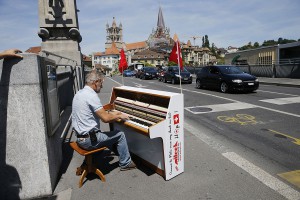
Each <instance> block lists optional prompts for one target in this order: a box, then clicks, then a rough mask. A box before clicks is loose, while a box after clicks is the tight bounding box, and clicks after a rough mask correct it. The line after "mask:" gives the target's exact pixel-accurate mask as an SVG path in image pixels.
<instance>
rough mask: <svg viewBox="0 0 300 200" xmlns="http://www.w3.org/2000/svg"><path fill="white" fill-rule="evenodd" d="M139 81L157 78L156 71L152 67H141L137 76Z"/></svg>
mask: <svg viewBox="0 0 300 200" xmlns="http://www.w3.org/2000/svg"><path fill="white" fill-rule="evenodd" d="M139 77H140V79H153V78H157V70H156V69H155V68H154V67H143V68H142V69H141V70H140V74H139Z"/></svg>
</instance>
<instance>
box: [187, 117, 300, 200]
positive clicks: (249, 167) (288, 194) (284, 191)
mask: <svg viewBox="0 0 300 200" xmlns="http://www.w3.org/2000/svg"><path fill="white" fill-rule="evenodd" d="M184 128H185V129H186V130H188V131H189V132H190V133H191V134H193V135H195V136H196V137H198V138H199V139H200V140H202V141H203V142H205V143H206V144H207V145H209V146H210V147H212V148H213V149H215V150H217V151H218V152H220V153H221V154H222V155H223V156H224V157H225V158H227V159H228V160H229V161H231V162H232V163H234V164H235V165H237V166H238V167H240V168H241V169H243V170H244V171H246V172H248V173H249V174H250V175H251V176H253V177H255V178H256V179H258V180H259V181H260V182H262V183H263V184H264V185H266V186H268V187H269V188H271V189H273V190H274V191H276V192H278V193H279V194H281V195H282V196H284V197H285V198H287V199H289V200H296V199H300V193H299V192H298V191H296V190H294V189H293V188H291V187H290V186H288V185H287V184H285V183H284V182H282V181H280V180H279V179H277V178H275V177H274V176H272V175H270V174H269V173H267V172H266V171H264V170H263V169H261V168H259V167H257V166H256V165H254V164H253V163H251V162H249V161H248V160H246V159H244V158H243V157H242V156H240V155H238V154H236V153H235V152H232V151H231V150H230V149H229V148H228V147H226V146H224V145H222V144H219V143H218V142H216V141H215V140H213V138H211V137H209V136H208V135H206V134H204V133H203V132H211V131H210V130H202V129H201V130H202V132H200V131H199V129H196V128H194V127H193V126H192V125H190V124H188V123H187V122H185V123H184Z"/></svg>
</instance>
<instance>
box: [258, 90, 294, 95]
mask: <svg viewBox="0 0 300 200" xmlns="http://www.w3.org/2000/svg"><path fill="white" fill-rule="evenodd" d="M256 91H257V92H266V93H272V94H280V95H286V96H293V97H298V96H299V95H294V94H286V93H281V92H272V91H266V90H256Z"/></svg>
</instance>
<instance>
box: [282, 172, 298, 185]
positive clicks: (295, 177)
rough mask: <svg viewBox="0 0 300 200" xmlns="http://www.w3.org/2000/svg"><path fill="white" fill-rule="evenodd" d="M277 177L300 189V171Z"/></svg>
mask: <svg viewBox="0 0 300 200" xmlns="http://www.w3.org/2000/svg"><path fill="white" fill-rule="evenodd" d="M277 175H278V176H280V177H281V178H283V179H284V180H286V181H288V182H290V183H292V184H293V185H295V186H297V187H298V188H300V170H296V171H290V172H285V173H281V174H277Z"/></svg>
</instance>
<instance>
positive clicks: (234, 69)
mask: <svg viewBox="0 0 300 200" xmlns="http://www.w3.org/2000/svg"><path fill="white" fill-rule="evenodd" d="M219 69H220V71H221V73H222V74H242V73H244V72H243V71H242V70H241V69H240V68H238V67H234V66H226V67H220V68H219Z"/></svg>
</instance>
